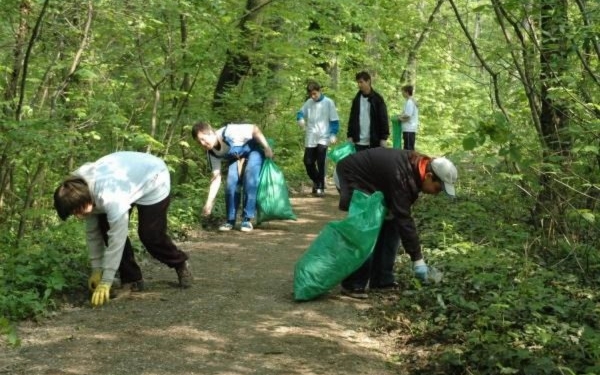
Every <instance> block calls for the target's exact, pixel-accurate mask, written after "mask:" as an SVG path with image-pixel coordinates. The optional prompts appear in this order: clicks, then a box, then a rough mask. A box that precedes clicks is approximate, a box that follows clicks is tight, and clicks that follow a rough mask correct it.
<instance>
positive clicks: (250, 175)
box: [225, 149, 264, 222]
mask: <svg viewBox="0 0 600 375" xmlns="http://www.w3.org/2000/svg"><path fill="white" fill-rule="evenodd" d="M263 160H264V156H263V153H262V151H261V150H258V149H255V150H252V151H250V152H249V153H248V155H247V156H246V160H245V161H244V166H243V168H242V170H241V173H238V161H237V160H233V161H232V162H231V164H229V168H228V171H227V185H226V188H225V207H226V210H227V221H228V222H235V219H236V217H237V210H238V207H239V206H240V200H241V199H242V197H243V202H244V209H243V213H242V214H243V217H244V219H246V218H247V219H252V218H254V216H256V194H257V193H258V183H259V179H260V169H261V168H262V164H263ZM242 194H243V196H242Z"/></svg>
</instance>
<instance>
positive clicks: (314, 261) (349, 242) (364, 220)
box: [294, 190, 386, 301]
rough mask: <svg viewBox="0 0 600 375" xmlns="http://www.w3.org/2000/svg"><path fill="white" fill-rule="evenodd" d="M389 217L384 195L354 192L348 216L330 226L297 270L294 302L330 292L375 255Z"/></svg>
mask: <svg viewBox="0 0 600 375" xmlns="http://www.w3.org/2000/svg"><path fill="white" fill-rule="evenodd" d="M385 215H386V209H385V207H384V205H383V194H382V193H381V192H376V193H374V194H372V195H366V194H364V193H362V192H360V191H358V190H355V191H354V194H353V195H352V201H351V202H350V210H349V212H348V216H346V218H345V219H344V220H341V221H332V222H329V223H327V225H326V226H325V228H323V230H321V232H320V233H319V235H318V236H317V238H315V240H314V241H313V243H312V244H311V245H310V246H309V248H308V250H306V252H305V253H304V254H303V255H302V257H301V258H300V259H299V260H298V262H296V265H295V268H294V299H295V300H296V301H308V300H311V299H314V298H316V297H318V296H320V295H321V294H324V293H326V292H327V291H329V290H330V289H331V288H333V287H334V286H336V285H338V284H339V283H340V282H341V281H342V280H344V279H345V278H346V277H348V276H349V275H350V274H351V273H352V272H354V271H356V270H357V269H358V268H359V267H360V266H361V265H362V264H363V263H364V262H365V261H366V260H367V258H368V257H369V256H370V255H371V252H372V251H373V247H375V242H376V241H377V237H378V236H379V231H380V229H381V225H382V223H383V219H384V217H385Z"/></svg>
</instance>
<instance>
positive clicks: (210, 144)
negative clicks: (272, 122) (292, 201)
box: [192, 122, 273, 232]
mask: <svg viewBox="0 0 600 375" xmlns="http://www.w3.org/2000/svg"><path fill="white" fill-rule="evenodd" d="M192 137H193V138H194V140H196V142H198V143H199V144H200V146H202V148H204V149H205V150H206V151H207V152H208V159H209V163H210V167H211V170H212V178H211V180H210V187H209V190H208V197H207V199H206V203H205V205H204V208H203V209H202V214H203V215H210V213H211V212H212V209H213V207H214V204H215V198H216V197H217V193H218V192H219V187H220V186H221V160H225V161H226V162H227V163H228V164H227V185H226V190H225V207H226V210H227V222H225V223H224V224H222V225H221V226H220V227H219V230H220V231H230V230H232V229H233V228H234V227H235V220H236V217H237V210H238V207H239V206H240V203H241V200H242V193H241V190H243V202H244V208H243V212H242V223H241V226H240V230H241V231H242V232H250V231H252V230H253V229H254V227H253V226H252V222H251V220H252V219H253V218H254V217H255V216H256V194H257V193H258V183H259V177H260V170H261V168H262V164H263V160H264V157H265V156H266V157H268V158H272V157H273V150H271V147H270V146H269V143H268V142H267V139H266V138H265V136H264V135H263V133H262V132H261V131H260V129H259V128H258V126H256V125H253V124H228V125H225V126H224V127H222V128H220V129H217V130H213V129H212V127H211V126H210V124H209V123H207V122H199V123H197V124H196V125H194V126H193V127H192ZM261 146H262V149H261Z"/></svg>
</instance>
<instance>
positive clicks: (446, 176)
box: [431, 157, 458, 197]
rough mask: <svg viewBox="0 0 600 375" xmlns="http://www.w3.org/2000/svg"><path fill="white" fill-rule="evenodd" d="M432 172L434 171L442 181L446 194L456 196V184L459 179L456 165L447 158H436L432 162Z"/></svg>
mask: <svg viewBox="0 0 600 375" xmlns="http://www.w3.org/2000/svg"><path fill="white" fill-rule="evenodd" d="M431 170H433V173H435V175H436V176H437V177H438V178H439V179H440V180H442V185H443V187H444V191H446V194H448V195H449V196H451V197H454V196H456V191H455V189H454V184H455V183H456V180H457V179H458V171H457V170H456V167H455V166H454V164H453V163H452V162H451V161H450V160H448V159H446V158H445V157H440V158H434V159H433V160H432V161H431Z"/></svg>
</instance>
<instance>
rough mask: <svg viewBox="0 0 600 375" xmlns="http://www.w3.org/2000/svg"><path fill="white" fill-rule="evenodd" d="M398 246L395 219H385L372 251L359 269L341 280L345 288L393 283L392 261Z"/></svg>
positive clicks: (398, 234) (380, 285)
mask: <svg viewBox="0 0 600 375" xmlns="http://www.w3.org/2000/svg"><path fill="white" fill-rule="evenodd" d="M399 247H400V232H399V231H398V223H397V221H396V220H394V219H392V220H385V221H384V222H383V226H382V227H381V231H380V232H379V236H378V237H377V242H376V243H375V248H374V249H373V253H372V254H371V256H370V257H369V259H367V260H366V261H365V262H364V263H363V265H362V266H360V268H359V269H357V270H356V271H354V273H352V274H351V275H350V276H348V277H347V278H346V279H344V280H343V281H342V287H344V288H345V289H350V290H353V289H365V288H366V287H367V284H369V285H370V287H371V288H378V287H384V286H388V285H390V284H393V283H394V282H395V281H396V280H395V277H394V262H395V261H396V254H397V253H398V248H399Z"/></svg>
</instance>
